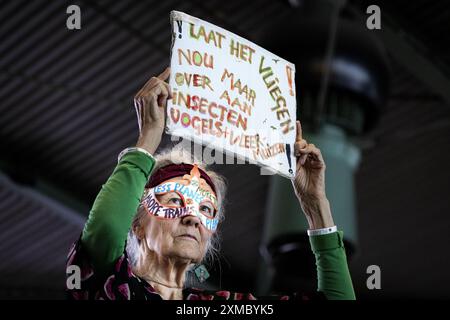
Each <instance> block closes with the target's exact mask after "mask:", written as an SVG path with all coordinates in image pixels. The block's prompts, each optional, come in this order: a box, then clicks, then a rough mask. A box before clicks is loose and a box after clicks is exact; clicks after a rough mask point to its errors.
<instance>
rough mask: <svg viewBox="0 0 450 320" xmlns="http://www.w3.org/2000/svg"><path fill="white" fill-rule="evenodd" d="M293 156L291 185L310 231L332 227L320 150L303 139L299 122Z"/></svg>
mask: <svg viewBox="0 0 450 320" xmlns="http://www.w3.org/2000/svg"><path fill="white" fill-rule="evenodd" d="M294 154H295V156H296V157H297V172H296V174H295V178H294V179H293V180H292V185H293V187H294V191H295V194H296V196H297V198H298V200H299V201H300V205H301V207H302V209H303V212H304V213H305V215H306V218H307V220H308V223H309V227H310V229H321V228H327V227H332V226H334V222H333V217H332V216H331V210H330V204H329V202H328V199H327V197H326V194H325V167H326V166H325V162H324V160H323V157H322V153H321V152H320V150H319V149H318V148H317V147H316V146H315V145H314V144H309V143H308V142H307V141H306V140H305V139H303V137H302V126H301V124H300V121H297V135H296V141H295V145H294Z"/></svg>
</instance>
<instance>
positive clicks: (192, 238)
mask: <svg viewBox="0 0 450 320" xmlns="http://www.w3.org/2000/svg"><path fill="white" fill-rule="evenodd" d="M178 237H181V238H185V239H190V240H194V241H197V238H196V237H194V236H192V235H190V234H182V235H180V236H178Z"/></svg>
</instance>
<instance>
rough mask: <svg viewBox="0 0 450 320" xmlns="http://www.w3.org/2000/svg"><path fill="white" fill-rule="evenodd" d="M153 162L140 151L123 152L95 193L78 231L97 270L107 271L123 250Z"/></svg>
mask: <svg viewBox="0 0 450 320" xmlns="http://www.w3.org/2000/svg"><path fill="white" fill-rule="evenodd" d="M154 165H155V160H154V159H153V158H152V157H149V156H148V155H146V154H144V153H142V152H139V151H133V152H129V153H127V154H125V155H124V156H123V157H122V159H121V160H120V162H119V163H118V164H117V166H116V168H115V169H114V172H113V173H112V175H111V176H110V177H109V179H108V181H107V182H106V183H105V184H104V185H103V186H102V188H101V190H100V192H99V194H98V195H97V198H96V199H95V202H94V204H93V206H92V209H91V211H90V213H89V217H88V220H87V222H86V224H85V226H84V229H83V233H82V235H81V243H82V244H83V245H84V246H85V248H86V250H87V253H88V254H89V256H90V259H91V261H92V263H93V265H94V267H95V268H96V269H97V270H99V271H101V272H104V271H107V270H108V269H109V268H111V267H112V265H113V264H114V262H115V261H116V260H117V259H118V258H119V257H120V256H121V255H122V254H123V250H124V247H125V241H126V239H127V235H128V231H129V229H130V227H131V223H132V221H133V217H134V216H135V214H136V212H137V208H138V206H139V203H140V199H141V197H142V194H143V192H144V188H145V184H146V183H147V180H148V177H149V175H150V173H151V171H152V170H153V167H154Z"/></svg>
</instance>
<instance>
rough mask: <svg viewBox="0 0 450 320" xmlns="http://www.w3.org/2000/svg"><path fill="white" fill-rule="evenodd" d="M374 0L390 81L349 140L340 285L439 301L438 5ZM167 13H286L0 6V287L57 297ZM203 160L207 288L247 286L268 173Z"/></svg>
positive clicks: (258, 24)
mask: <svg viewBox="0 0 450 320" xmlns="http://www.w3.org/2000/svg"><path fill="white" fill-rule="evenodd" d="M298 3H300V4H301V1H298ZM374 3H377V4H378V5H379V6H380V8H381V13H382V29H381V30H375V31H370V30H368V31H367V32H376V33H377V36H378V37H379V38H380V39H381V40H382V42H383V43H384V44H385V46H386V49H387V50H388V54H389V58H390V64H391V67H392V84H391V94H390V96H389V99H388V103H387V107H386V112H385V113H384V114H382V116H381V118H380V122H379V125H378V126H377V127H376V129H375V130H373V131H372V132H370V133H369V134H367V136H366V137H364V139H361V140H360V141H357V142H356V143H359V144H360V145H361V146H362V147H363V150H364V152H363V157H362V162H361V165H360V168H359V171H358V173H357V175H356V178H355V179H356V187H357V190H356V193H357V211H358V217H357V219H358V228H359V239H360V240H359V245H360V247H359V250H358V252H357V254H356V255H355V257H354V259H353V260H352V261H351V263H350V268H351V272H352V275H353V281H354V284H355V288H356V290H357V293H358V295H359V296H360V297H362V298H367V299H382V298H396V297H401V298H424V297H428V298H432V297H443V296H445V297H449V293H448V290H447V288H446V285H445V284H449V283H450V273H449V272H447V271H446V270H450V258H449V257H448V254H447V253H446V247H445V244H447V243H449V242H450V233H449V232H448V230H450V217H449V215H448V212H450V202H449V201H448V197H447V193H448V191H447V190H449V189H450V170H448V168H446V164H447V163H449V162H450V148H449V147H450V39H449V37H450V35H449V34H448V32H446V31H445V30H450V3H449V2H447V1H433V2H432V3H430V2H429V1H428V2H426V1H424V0H419V1H414V2H413V3H412V2H408V1H405V0H400V1H395V3H393V2H392V1H391V2H385V3H384V2H374ZM374 3H373V2H369V1H347V3H346V6H345V8H344V11H343V13H342V14H345V15H348V16H350V17H351V18H352V19H355V20H360V21H361V23H365V20H366V17H367V14H366V11H365V10H366V8H367V6H369V5H370V4H374ZM71 4H77V5H79V6H80V8H81V11H82V28H81V30H80V31H70V30H67V28H66V27H65V23H66V17H67V15H66V8H67V6H69V5H71ZM171 10H179V11H183V12H186V13H188V14H191V15H193V16H197V17H199V18H202V19H204V20H207V21H210V22H212V23H214V24H217V25H219V26H221V27H224V28H226V29H228V30H230V31H232V32H234V33H236V34H238V35H241V36H243V37H245V38H248V39H249V40H251V41H254V42H256V43H261V42H262V39H263V38H264V30H267V29H266V28H270V26H271V25H273V24H276V23H277V22H280V21H282V20H283V19H286V18H287V17H289V16H290V14H291V11H292V8H291V6H290V4H289V2H288V1H286V2H284V1H274V0H260V1H256V0H249V1H245V2H242V1H219V0H211V1H206V2H205V1H197V0H195V1H175V0H170V1H113V0H101V1H50V2H49V1H44V0H35V1H24V0H14V1H12V0H11V1H8V0H0V39H1V40H0V146H1V153H0V171H1V172H2V173H1V175H0V239H1V241H0V297H2V298H5V297H16V298H18V297H30V298H61V297H63V290H62V288H63V287H64V262H65V256H66V253H67V250H68V248H69V246H70V244H71V242H73V241H74V240H76V239H77V237H78V236H79V233H80V232H81V228H82V226H83V223H84V221H85V219H86V217H87V215H88V213H89V207H90V205H91V204H92V202H93V200H94V199H95V196H96V194H97V192H98V191H99V190H100V188H101V185H102V184H103V183H104V182H105V181H106V180H107V178H108V176H109V175H110V174H111V173H112V170H113V169H114V166H115V164H116V161H117V155H118V153H119V152H120V151H121V150H122V149H123V148H125V147H127V146H131V145H134V144H135V142H136V139H137V132H138V128H137V123H136V116H135V113H134V107H133V103H132V99H133V96H134V94H135V93H136V92H137V90H139V88H140V87H141V86H142V85H143V84H144V83H145V82H146V80H147V79H148V78H149V77H150V76H153V75H155V74H158V73H159V72H161V70H163V69H164V67H165V66H167V65H168V63H169V54H170V25H169V12H170V11H171ZM299 107H300V108H301V106H299ZM169 144H170V141H169V138H168V137H165V139H164V141H163V147H164V146H167V145H169ZM215 168H216V169H217V170H218V171H219V172H221V173H222V174H224V175H225V177H226V178H227V180H228V183H229V190H228V201H227V202H228V204H227V218H226V220H225V222H224V225H223V226H222V238H223V245H222V253H223V259H222V263H221V265H222V270H221V271H220V273H221V283H222V284H223V286H224V287H227V288H229V289H233V290H240V291H252V290H253V288H254V287H255V281H256V274H257V268H258V261H260V259H261V257H260V253H259V250H258V248H259V245H260V240H261V233H262V228H263V226H262V224H263V217H262V216H263V214H264V210H265V205H266V203H265V200H266V194H267V189H268V182H269V180H268V178H267V176H261V175H260V174H259V168H257V167H256V166H253V165H234V166H225V165H216V166H215ZM344 231H345V230H344ZM371 264H376V265H379V266H380V267H381V270H382V290H380V291H377V292H373V291H369V290H368V289H367V288H366V286H365V283H366V278H367V274H366V268H367V267H368V266H369V265H371ZM217 272H219V271H217Z"/></svg>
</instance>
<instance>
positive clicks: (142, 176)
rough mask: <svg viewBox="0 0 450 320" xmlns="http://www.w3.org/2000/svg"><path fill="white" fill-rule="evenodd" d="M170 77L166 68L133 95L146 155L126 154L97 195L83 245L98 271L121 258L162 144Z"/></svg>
mask: <svg viewBox="0 0 450 320" xmlns="http://www.w3.org/2000/svg"><path fill="white" fill-rule="evenodd" d="M169 75H170V69H169V68H167V69H166V70H165V71H164V72H163V73H162V74H160V75H159V76H158V77H152V78H151V79H150V80H149V81H148V82H147V83H146V84H145V85H144V86H143V87H142V89H141V90H139V92H138V93H137V94H136V96H135V98H134V105H135V108H136V113H137V117H138V125H139V138H138V141H137V143H136V147H137V148H140V149H141V150H143V151H146V152H139V151H134V152H128V153H126V154H125V155H124V156H123V157H122V158H121V159H120V161H119V163H118V164H117V166H116V168H115V169H114V172H113V173H112V175H111V176H110V177H109V179H108V181H107V182H106V183H105V184H104V185H103V186H102V188H101V190H100V192H99V194H98V195H97V197H96V199H95V202H94V204H93V206H92V209H91V211H90V213H89V217H88V220H87V222H86V224H85V226H84V229H83V233H82V236H81V242H82V245H83V246H84V247H85V249H86V250H87V252H88V254H89V255H90V258H91V260H92V262H93V264H94V267H95V268H96V269H97V270H98V271H100V272H106V271H107V270H108V269H109V268H110V267H111V266H112V265H113V263H114V262H115V260H117V258H119V257H120V256H121V255H122V253H123V250H124V246H125V241H126V238H127V234H128V231H129V229H130V227H131V223H132V220H133V217H134V215H135V214H136V212H137V209H138V206H139V204H140V200H141V197H142V194H143V192H144V188H145V185H146V183H147V180H148V178H149V176H150V174H151V172H152V169H153V167H154V164H155V160H154V159H153V157H152V156H151V154H153V153H154V152H155V151H156V149H157V148H158V146H159V144H160V142H161V137H162V134H163V131H164V126H165V114H166V104H167V99H170V98H171V91H170V87H169V85H168V84H167V82H165V80H167V78H168V77H169ZM138 150H139V149H138ZM149 154H150V155H149Z"/></svg>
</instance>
